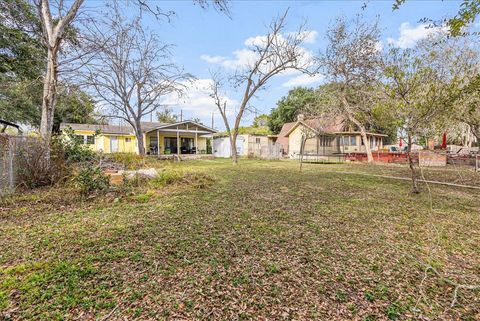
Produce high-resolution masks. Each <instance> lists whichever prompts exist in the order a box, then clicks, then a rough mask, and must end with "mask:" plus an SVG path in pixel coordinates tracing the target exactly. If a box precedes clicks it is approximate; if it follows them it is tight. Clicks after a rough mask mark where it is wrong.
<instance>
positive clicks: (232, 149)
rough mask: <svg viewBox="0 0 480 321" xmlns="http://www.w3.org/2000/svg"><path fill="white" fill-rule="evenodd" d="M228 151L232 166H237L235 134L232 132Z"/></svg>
mask: <svg viewBox="0 0 480 321" xmlns="http://www.w3.org/2000/svg"><path fill="white" fill-rule="evenodd" d="M230 147H231V148H230V149H231V154H232V164H233V165H237V164H238V155H237V134H236V133H235V132H234V133H233V134H232V135H230Z"/></svg>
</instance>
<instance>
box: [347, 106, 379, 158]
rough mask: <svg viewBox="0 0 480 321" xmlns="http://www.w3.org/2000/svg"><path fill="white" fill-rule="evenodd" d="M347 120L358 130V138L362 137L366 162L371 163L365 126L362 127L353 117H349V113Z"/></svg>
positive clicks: (370, 152)
mask: <svg viewBox="0 0 480 321" xmlns="http://www.w3.org/2000/svg"><path fill="white" fill-rule="evenodd" d="M348 118H349V119H350V121H352V122H353V123H354V124H355V125H356V126H357V127H358V129H360V136H362V140H363V144H364V145H365V152H366V153H367V162H368V163H371V162H373V156H372V150H371V149H370V141H369V140H368V137H367V131H366V130H365V126H363V125H362V123H360V122H359V121H358V120H357V119H356V118H355V117H353V116H352V115H350V113H348Z"/></svg>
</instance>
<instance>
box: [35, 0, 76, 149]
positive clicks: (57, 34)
mask: <svg viewBox="0 0 480 321" xmlns="http://www.w3.org/2000/svg"><path fill="white" fill-rule="evenodd" d="M83 1H84V0H75V1H74V2H73V3H72V5H71V6H70V8H66V7H65V6H64V2H63V1H60V2H58V5H57V7H56V11H57V14H56V15H52V12H51V5H50V2H49V0H35V1H34V3H35V6H36V7H37V10H38V16H39V18H40V21H41V26H42V35H43V41H44V44H45V46H46V48H47V68H46V72H45V77H44V80H43V97H42V120H41V123H40V135H41V137H42V138H43V140H44V143H45V144H46V145H49V144H50V138H51V134H52V128H53V114H54V111H55V102H56V96H57V81H58V55H59V51H60V48H61V45H62V40H63V39H64V36H65V32H66V30H67V29H68V28H69V27H70V26H71V24H72V22H73V21H74V19H75V17H76V16H77V15H78V11H79V9H80V6H81V5H82V4H83ZM47 154H48V155H49V153H47ZM48 155H47V157H48Z"/></svg>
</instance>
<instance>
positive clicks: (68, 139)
mask: <svg viewBox="0 0 480 321" xmlns="http://www.w3.org/2000/svg"><path fill="white" fill-rule="evenodd" d="M63 132H64V134H65V136H62V137H58V138H57V140H58V141H59V143H61V144H62V145H63V148H64V150H65V160H66V161H67V162H70V163H85V162H92V161H93V160H94V159H95V156H96V154H95V152H94V151H93V150H91V149H90V148H89V147H88V146H87V145H84V144H83V143H82V142H81V141H79V140H78V139H76V138H75V134H74V131H73V130H72V129H71V128H67V129H65V130H64V131H63Z"/></svg>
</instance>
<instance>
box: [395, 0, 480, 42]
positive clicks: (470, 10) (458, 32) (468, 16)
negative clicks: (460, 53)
mask: <svg viewBox="0 0 480 321" xmlns="http://www.w3.org/2000/svg"><path fill="white" fill-rule="evenodd" d="M405 2H406V0H395V1H394V3H393V6H392V8H393V10H398V9H400V7H401V6H402V5H403V4H404V3H405ZM478 15H480V0H463V1H462V2H461V3H460V7H459V9H458V12H457V14H456V15H455V16H453V17H449V18H446V19H444V20H443V19H442V20H441V21H439V22H438V21H434V22H433V23H434V24H444V23H445V22H446V24H447V26H448V27H449V32H450V35H452V36H454V37H458V36H462V35H465V29H466V28H468V26H469V25H471V24H472V23H473V22H475V19H476V18H477V16H478ZM423 20H426V21H431V20H430V19H427V18H425V19H423Z"/></svg>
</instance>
